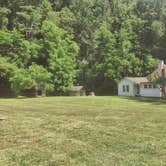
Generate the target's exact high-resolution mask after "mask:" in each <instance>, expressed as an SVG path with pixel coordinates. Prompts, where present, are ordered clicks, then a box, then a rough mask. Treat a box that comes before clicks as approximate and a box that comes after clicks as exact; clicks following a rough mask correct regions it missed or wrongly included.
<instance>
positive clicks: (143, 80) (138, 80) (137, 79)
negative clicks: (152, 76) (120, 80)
mask: <svg viewBox="0 0 166 166" xmlns="http://www.w3.org/2000/svg"><path fill="white" fill-rule="evenodd" d="M126 79H127V80H129V81H131V82H133V83H135V84H140V83H148V82H149V80H148V79H147V77H126Z"/></svg>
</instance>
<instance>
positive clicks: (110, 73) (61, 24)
mask: <svg viewBox="0 0 166 166" xmlns="http://www.w3.org/2000/svg"><path fill="white" fill-rule="evenodd" d="M165 28H166V1H165V0H27V1H25V0H0V88H1V92H2V91H4V94H6V95H7V94H10V93H11V92H12V93H14V94H20V93H21V92H22V91H23V90H25V89H32V88H33V89H35V90H39V89H44V90H46V91H47V93H48V94H52V95H61V94H66V93H67V91H68V90H69V89H70V88H71V86H72V85H74V84H75V85H76V84H80V85H84V86H86V87H87V88H88V89H89V90H90V91H95V92H96V93H97V94H99V95H106V94H113V93H116V82H117V81H118V80H120V79H121V78H122V77H124V76H144V75H147V74H149V73H150V72H151V71H153V69H154V68H155V67H156V65H157V63H158V60H159V59H162V60H166V47H165V43H166V30H165Z"/></svg>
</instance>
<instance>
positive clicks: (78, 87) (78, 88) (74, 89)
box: [72, 86, 85, 91]
mask: <svg viewBox="0 0 166 166" xmlns="http://www.w3.org/2000/svg"><path fill="white" fill-rule="evenodd" d="M84 89H85V88H84V86H73V88H72V91H81V90H84Z"/></svg>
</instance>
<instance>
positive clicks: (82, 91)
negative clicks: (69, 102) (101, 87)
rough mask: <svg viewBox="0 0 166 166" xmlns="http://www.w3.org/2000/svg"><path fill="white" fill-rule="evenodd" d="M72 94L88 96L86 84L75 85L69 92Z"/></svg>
mask: <svg viewBox="0 0 166 166" xmlns="http://www.w3.org/2000/svg"><path fill="white" fill-rule="evenodd" d="M69 95H70V96H86V88H85V87H84V86H73V87H72V88H71V90H70V92H69Z"/></svg>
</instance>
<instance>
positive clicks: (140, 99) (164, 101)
mask: <svg viewBox="0 0 166 166" xmlns="http://www.w3.org/2000/svg"><path fill="white" fill-rule="evenodd" d="M120 98H121V99H127V100H131V101H137V102H143V103H150V104H153V105H166V99H161V98H151V97H120Z"/></svg>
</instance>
